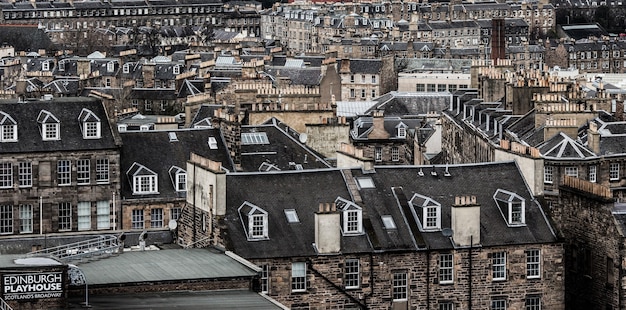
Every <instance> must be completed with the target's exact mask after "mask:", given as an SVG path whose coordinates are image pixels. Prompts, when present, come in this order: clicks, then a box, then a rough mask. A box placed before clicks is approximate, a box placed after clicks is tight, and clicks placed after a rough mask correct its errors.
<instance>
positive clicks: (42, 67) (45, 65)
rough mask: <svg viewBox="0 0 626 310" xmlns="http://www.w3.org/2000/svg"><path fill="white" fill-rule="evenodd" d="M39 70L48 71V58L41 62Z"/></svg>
mask: <svg viewBox="0 0 626 310" xmlns="http://www.w3.org/2000/svg"><path fill="white" fill-rule="evenodd" d="M41 71H50V62H49V61H48V60H44V61H42V62H41Z"/></svg>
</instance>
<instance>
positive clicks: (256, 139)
mask: <svg viewBox="0 0 626 310" xmlns="http://www.w3.org/2000/svg"><path fill="white" fill-rule="evenodd" d="M241 144H242V145H252V144H270V141H269V140H268V139H267V134H266V133H265V132H244V133H242V134H241Z"/></svg>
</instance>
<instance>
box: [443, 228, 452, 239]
mask: <svg viewBox="0 0 626 310" xmlns="http://www.w3.org/2000/svg"><path fill="white" fill-rule="evenodd" d="M441 234H442V235H443V236H444V237H452V229H450V228H444V229H442V230H441Z"/></svg>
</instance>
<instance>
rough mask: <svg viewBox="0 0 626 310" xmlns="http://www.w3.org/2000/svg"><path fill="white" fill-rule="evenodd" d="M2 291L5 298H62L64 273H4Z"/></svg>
mask: <svg viewBox="0 0 626 310" xmlns="http://www.w3.org/2000/svg"><path fill="white" fill-rule="evenodd" d="M2 292H3V295H4V299H5V300H22V299H38V298H60V297H61V296H62V293H63V274H62V273H61V272H49V273H28V274H4V275H2Z"/></svg>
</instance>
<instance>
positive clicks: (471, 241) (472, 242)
mask: <svg viewBox="0 0 626 310" xmlns="http://www.w3.org/2000/svg"><path fill="white" fill-rule="evenodd" d="M473 245H474V236H473V235H470V246H469V305H468V308H467V309H468V310H472V246H473Z"/></svg>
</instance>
